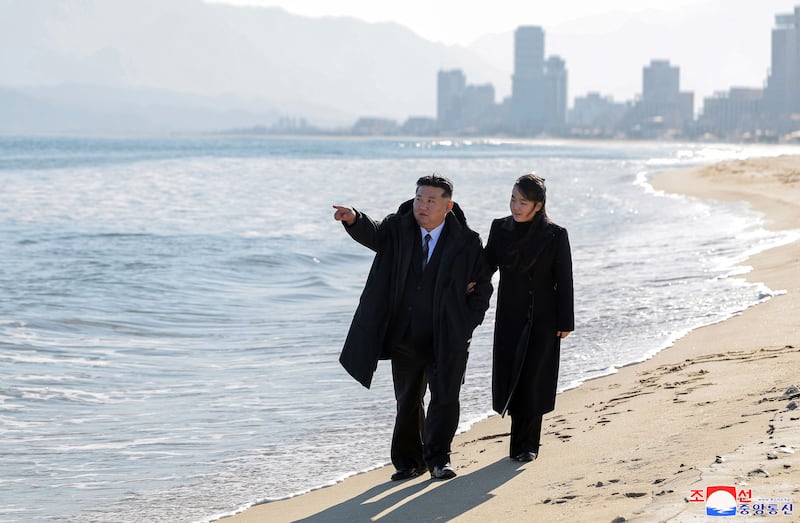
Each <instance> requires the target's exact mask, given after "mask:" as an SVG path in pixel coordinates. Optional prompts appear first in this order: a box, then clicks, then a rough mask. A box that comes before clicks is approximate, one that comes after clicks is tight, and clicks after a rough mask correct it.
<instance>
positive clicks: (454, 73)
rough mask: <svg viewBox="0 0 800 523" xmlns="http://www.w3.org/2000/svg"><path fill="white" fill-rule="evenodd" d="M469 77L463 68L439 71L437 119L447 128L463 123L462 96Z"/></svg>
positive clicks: (443, 127)
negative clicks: (465, 74)
mask: <svg viewBox="0 0 800 523" xmlns="http://www.w3.org/2000/svg"><path fill="white" fill-rule="evenodd" d="M466 85H467V79H466V77H465V76H464V72H463V71H461V69H453V70H451V71H441V70H440V71H439V74H438V76H437V82H436V120H437V121H438V123H439V127H440V128H441V129H445V130H448V129H449V130H452V129H457V128H458V127H459V126H460V124H461V97H462V95H463V93H464V89H465V87H466Z"/></svg>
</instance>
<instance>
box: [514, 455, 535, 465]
mask: <svg viewBox="0 0 800 523" xmlns="http://www.w3.org/2000/svg"><path fill="white" fill-rule="evenodd" d="M511 459H513V460H514V461H521V462H523V463H526V462H528V461H533V460H535V459H536V453H535V452H520V453H519V454H517V455H516V456H514V457H513V458H511Z"/></svg>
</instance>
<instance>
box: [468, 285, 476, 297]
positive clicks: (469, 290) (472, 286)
mask: <svg viewBox="0 0 800 523" xmlns="http://www.w3.org/2000/svg"><path fill="white" fill-rule="evenodd" d="M473 292H475V282H474V281H471V282H469V283H467V296H469V295H470V294H472V293H473Z"/></svg>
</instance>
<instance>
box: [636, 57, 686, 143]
mask: <svg viewBox="0 0 800 523" xmlns="http://www.w3.org/2000/svg"><path fill="white" fill-rule="evenodd" d="M693 121H694V93H692V92H681V90H680V68H679V67H677V66H672V65H670V63H669V60H651V61H650V65H647V66H645V67H644V68H642V97H641V98H640V99H639V100H638V101H637V102H636V103H635V104H634V105H633V107H632V108H631V110H630V111H629V112H628V114H626V115H625V119H624V121H623V127H624V128H625V130H626V131H628V132H630V133H631V134H633V135H635V136H641V137H662V136H678V135H681V134H682V132H683V129H684V127H685V126H686V125H688V124H690V123H692V122H693Z"/></svg>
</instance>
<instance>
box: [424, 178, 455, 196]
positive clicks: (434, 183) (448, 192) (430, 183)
mask: <svg viewBox="0 0 800 523" xmlns="http://www.w3.org/2000/svg"><path fill="white" fill-rule="evenodd" d="M423 185H424V186H426V187H438V188H439V189H441V190H442V191H444V194H443V195H442V196H444V197H445V198H452V197H453V182H451V181H450V180H448V179H447V178H445V177H444V176H439V175H438V174H436V173H433V174H431V175H429V176H423V177H422V178H420V179H419V180H417V187H418V188H419V187H422V186H423Z"/></svg>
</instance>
